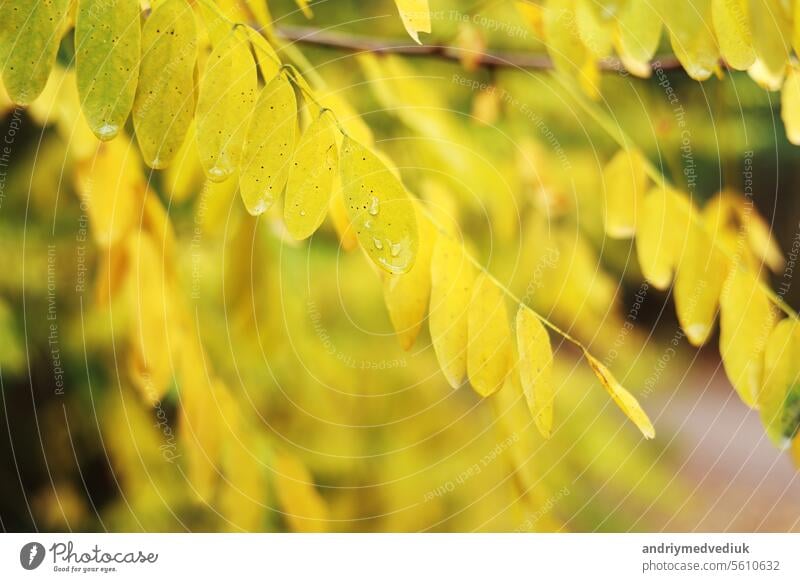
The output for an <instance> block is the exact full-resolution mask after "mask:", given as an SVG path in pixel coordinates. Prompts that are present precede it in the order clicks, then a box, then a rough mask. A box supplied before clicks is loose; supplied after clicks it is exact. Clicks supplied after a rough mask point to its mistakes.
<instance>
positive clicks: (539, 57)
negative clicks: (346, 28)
mask: <svg viewBox="0 0 800 582" xmlns="http://www.w3.org/2000/svg"><path fill="white" fill-rule="evenodd" d="M275 32H276V33H277V35H278V36H280V37H281V38H283V39H285V40H288V41H292V42H298V43H303V44H313V45H317V46H323V47H330V48H337V49H344V50H348V51H352V52H372V53H392V54H402V55H411V56H414V55H417V56H432V57H438V58H442V59H446V60H451V61H460V60H461V59H462V58H463V57H464V56H469V57H470V59H471V60H475V61H476V62H477V63H478V64H480V65H482V66H485V67H490V68H491V67H508V68H518V69H535V70H549V69H552V68H553V61H552V60H551V59H550V57H549V56H547V55H545V54H534V53H524V52H518V51H516V52H511V51H494V52H484V53H481V54H480V55H477V57H476V56H475V55H474V54H473V53H471V52H469V51H467V50H465V49H462V48H459V47H456V46H446V45H416V44H411V43H408V42H402V41H396V40H390V39H383V38H375V37H369V36H352V35H349V34H343V33H340V32H332V31H330V30H323V29H319V28H313V27H310V26H281V27H277V28H276V30H275ZM653 62H654V63H656V62H657V63H658V64H659V65H658V66H659V68H660V69H663V70H671V69H680V68H681V64H680V63H679V62H678V60H677V59H676V58H675V57H674V56H673V55H666V56H663V57H658V58H656V60H654V61H653ZM598 64H599V66H600V69H601V70H604V71H621V70H624V67H623V66H622V63H620V61H619V59H616V58H606V59H602V60H601V61H600V62H599V63H598Z"/></svg>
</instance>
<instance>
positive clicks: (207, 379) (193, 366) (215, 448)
mask: <svg viewBox="0 0 800 582" xmlns="http://www.w3.org/2000/svg"><path fill="white" fill-rule="evenodd" d="M204 361H205V357H204V354H203V352H202V348H200V347H199V345H197V339H196V338H194V337H192V338H191V339H189V340H188V341H186V342H185V344H182V349H181V350H180V352H179V353H178V366H179V369H178V374H179V382H178V397H179V407H178V412H179V415H180V416H179V419H178V442H179V443H180V450H181V454H182V456H184V457H185V459H186V465H187V478H188V481H189V484H190V488H189V490H190V491H192V492H193V493H194V496H196V497H197V499H198V500H200V501H202V502H205V503H210V502H211V501H212V500H213V498H214V493H215V491H216V489H217V485H218V483H219V476H220V469H221V456H222V446H223V442H222V441H223V434H222V430H223V425H222V418H221V416H220V403H219V401H218V399H217V396H216V394H215V393H216V392H218V391H219V390H220V389H221V385H220V383H219V381H218V380H217V379H216V378H213V377H211V376H210V374H208V372H207V368H206V367H205V366H204V365H203V362H204Z"/></svg>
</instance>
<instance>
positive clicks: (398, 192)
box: [340, 137, 419, 275]
mask: <svg viewBox="0 0 800 582" xmlns="http://www.w3.org/2000/svg"><path fill="white" fill-rule="evenodd" d="M340 172H341V180H342V193H343V195H344V200H345V204H346V206H347V212H348V216H349V217H350V222H351V223H352V225H353V228H354V229H355V231H356V235H357V237H358V241H359V243H360V244H361V247H362V248H363V249H364V250H365V251H366V253H367V255H368V256H369V257H370V258H371V259H372V260H373V261H375V263H377V264H378V266H379V267H381V268H382V269H384V270H385V271H387V272H389V273H392V274H395V275H397V274H400V273H406V272H408V271H409V270H410V269H411V267H413V266H414V261H415V259H416V255H417V247H418V245H419V235H418V232H417V220H416V216H415V214H414V205H413V204H412V202H411V198H410V197H409V195H408V193H407V192H406V191H405V188H404V187H403V185H402V184H401V183H400V181H399V180H398V179H397V178H396V177H395V176H394V174H392V171H391V170H390V169H389V168H388V167H387V166H386V164H384V163H383V162H382V161H381V160H380V158H379V157H378V156H376V155H375V154H374V153H373V152H371V151H370V150H368V149H367V148H365V147H364V146H363V145H361V144H360V143H358V142H356V141H355V140H353V139H351V138H349V137H345V139H344V141H343V142H342V158H341V162H340Z"/></svg>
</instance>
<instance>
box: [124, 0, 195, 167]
mask: <svg viewBox="0 0 800 582" xmlns="http://www.w3.org/2000/svg"><path fill="white" fill-rule="evenodd" d="M196 60H197V29H196V26H195V20H194V13H193V12H192V9H191V8H190V7H189V5H188V4H187V3H186V0H165V1H164V2H162V3H161V4H159V5H158V7H157V8H156V9H155V10H154V11H153V13H152V14H151V15H150V17H149V18H148V19H147V21H146V22H145V24H144V28H143V30H142V61H141V64H140V73H139V85H138V87H137V88H136V98H135V100H134V102H133V125H134V127H135V128H136V139H137V140H138V142H139V149H140V150H141V151H142V156H143V157H144V161H145V163H146V164H147V165H148V166H150V167H151V168H156V169H161V168H165V167H167V166H168V165H169V164H170V162H172V159H173V158H174V157H175V155H176V154H177V153H178V151H179V149H180V147H181V144H182V143H183V141H184V139H185V137H186V132H187V131H188V129H189V125H190V124H191V122H192V117H193V116H194V105H195V94H194V68H195V61H196Z"/></svg>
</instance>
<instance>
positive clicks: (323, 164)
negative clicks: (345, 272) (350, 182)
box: [283, 112, 339, 240]
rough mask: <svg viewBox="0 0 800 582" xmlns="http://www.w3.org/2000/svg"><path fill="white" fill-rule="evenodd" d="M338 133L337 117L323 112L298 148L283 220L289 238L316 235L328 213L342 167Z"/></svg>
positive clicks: (288, 183) (287, 190)
mask: <svg viewBox="0 0 800 582" xmlns="http://www.w3.org/2000/svg"><path fill="white" fill-rule="evenodd" d="M336 133H337V129H336V123H335V121H334V119H333V116H332V115H330V114H329V113H324V112H323V113H322V114H321V115H319V116H318V117H317V119H315V120H314V121H313V122H312V123H311V125H309V126H308V129H306V131H305V133H303V135H302V137H301V138H300V141H299V143H298V144H297V150H296V151H295V154H294V160H293V161H292V165H291V167H290V170H289V180H288V182H287V184H286V200H285V201H284V204H283V217H284V220H285V221H286V228H287V230H288V231H289V234H290V235H292V236H293V237H294V238H296V239H298V240H302V239H305V238H308V237H309V236H311V235H312V234H314V232H315V231H316V230H317V229H318V228H319V225H320V224H322V221H323V220H325V214H326V213H327V212H328V203H329V202H330V199H331V193H332V192H333V181H334V178H335V176H336V171H337V170H338V164H339V151H338V149H337V147H336Z"/></svg>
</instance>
